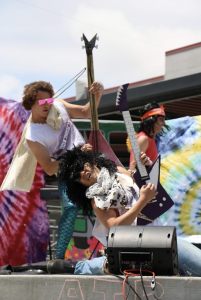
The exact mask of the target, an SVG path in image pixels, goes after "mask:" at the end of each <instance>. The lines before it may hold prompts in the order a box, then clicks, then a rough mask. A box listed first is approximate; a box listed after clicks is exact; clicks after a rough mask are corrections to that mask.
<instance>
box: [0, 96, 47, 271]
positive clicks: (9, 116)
mask: <svg viewBox="0 0 201 300" xmlns="http://www.w3.org/2000/svg"><path fill="white" fill-rule="evenodd" d="M29 115H30V112H28V111H26V110H25V109H24V108H23V107H22V105H21V103H20V102H16V101H13V100H6V99H3V98H0V145H1V147H0V162H1V172H0V185H1V184H2V181H3V179H4V177H5V176H6V173H7V171H8V168H9V166H10V163H11V161H12V157H13V155H14V152H15V149H16V147H17V144H18V142H19V140H20V137H21V133H22V130H23V128H24V125H25V123H26V121H27V119H28V117H29ZM42 187H44V172H43V170H42V168H41V167H40V166H37V170H36V174H35V178H34V183H33V185H32V189H31V191H30V193H26V192H18V191H3V192H0V266H2V265H6V264H11V265H14V266H15V265H20V264H24V263H31V262H38V261H43V260H45V259H46V250H47V245H48V241H49V219H48V214H47V209H46V203H45V202H43V201H41V200H40V188H42Z"/></svg>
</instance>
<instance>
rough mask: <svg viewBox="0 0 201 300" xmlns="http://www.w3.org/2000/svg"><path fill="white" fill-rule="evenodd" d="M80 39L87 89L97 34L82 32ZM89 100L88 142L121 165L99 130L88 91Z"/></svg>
mask: <svg viewBox="0 0 201 300" xmlns="http://www.w3.org/2000/svg"><path fill="white" fill-rule="evenodd" d="M81 40H83V41H84V45H85V46H83V48H85V50H86V55H87V78H88V86H89V89H90V87H91V85H92V83H93V81H94V63H93V49H94V48H98V46H96V45H95V44H96V40H98V38H97V34H96V35H95V36H94V37H93V38H92V39H91V40H90V41H88V39H87V38H86V36H85V35H84V34H83V36H82V38H81ZM89 102H90V112H91V133H90V136H89V140H88V143H89V144H91V145H92V146H93V149H94V150H96V151H98V152H102V153H104V155H105V158H107V159H111V160H113V161H114V162H115V163H116V165H117V166H122V164H121V162H120V161H119V159H118V158H117V157H116V155H115V153H114V152H113V150H112V148H111V147H110V145H109V144H108V142H107V141H106V139H105V137H104V136H103V134H102V132H101V131H100V130H99V124H98V110H97V107H96V100H95V95H93V94H91V93H89Z"/></svg>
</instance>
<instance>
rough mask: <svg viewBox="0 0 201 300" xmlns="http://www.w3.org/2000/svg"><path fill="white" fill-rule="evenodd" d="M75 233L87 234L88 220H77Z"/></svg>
mask: <svg viewBox="0 0 201 300" xmlns="http://www.w3.org/2000/svg"><path fill="white" fill-rule="evenodd" d="M74 231H75V232H82V233H86V232H87V220H86V218H77V219H76V220H75V225H74Z"/></svg>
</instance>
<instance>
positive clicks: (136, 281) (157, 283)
mask: <svg viewBox="0 0 201 300" xmlns="http://www.w3.org/2000/svg"><path fill="white" fill-rule="evenodd" d="M145 281H146V282H149V283H150V284H149V285H144V286H145V287H149V288H150V289H151V280H150V279H143V282H145ZM138 282H140V283H141V279H140V280H139V279H138V280H135V291H136V292H137V283H138ZM156 285H159V286H160V287H161V289H162V294H161V295H160V297H157V298H158V299H161V298H162V297H163V295H164V293H165V291H164V288H163V286H162V284H161V283H159V282H156ZM156 285H155V290H156ZM142 289H143V288H142ZM155 290H154V291H152V292H151V293H150V294H147V296H151V295H153V294H154V293H155ZM136 297H137V296H136V295H135V300H137V298H136ZM143 297H145V293H144V290H143Z"/></svg>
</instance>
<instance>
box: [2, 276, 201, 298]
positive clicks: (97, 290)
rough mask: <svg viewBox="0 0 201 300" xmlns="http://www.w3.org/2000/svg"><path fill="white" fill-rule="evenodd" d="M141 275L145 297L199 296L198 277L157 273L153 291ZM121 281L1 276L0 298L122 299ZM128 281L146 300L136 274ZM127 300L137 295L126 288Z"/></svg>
mask: <svg viewBox="0 0 201 300" xmlns="http://www.w3.org/2000/svg"><path fill="white" fill-rule="evenodd" d="M122 278H123V277H122ZM143 278H144V285H145V288H146V292H147V295H148V299H149V300H153V299H156V298H157V299H162V300H180V299H181V300H200V299H201V278H198V277H165V276H164V277H163V276H158V277H156V287H155V291H154V292H153V291H152V290H151V277H146V276H144V277H143ZM122 282H123V281H122V280H121V279H120V278H117V277H115V276H110V275H108V276H86V275H79V276H76V275H18V276H16V275H1V276H0V300H113V299H114V300H122V299H124V298H123V294H122ZM129 282H130V284H131V286H132V287H133V288H134V289H135V291H136V292H137V293H138V295H139V296H140V298H141V299H143V300H144V299H146V297H145V295H144V292H143V289H142V284H141V280H140V277H135V278H134V277H130V278H129ZM126 291H128V286H127V285H126ZM154 294H155V296H156V298H155V297H154ZM128 299H129V300H131V299H132V300H137V299H139V298H138V297H137V296H136V295H135V294H134V292H133V291H132V290H130V294H129V297H128Z"/></svg>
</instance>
